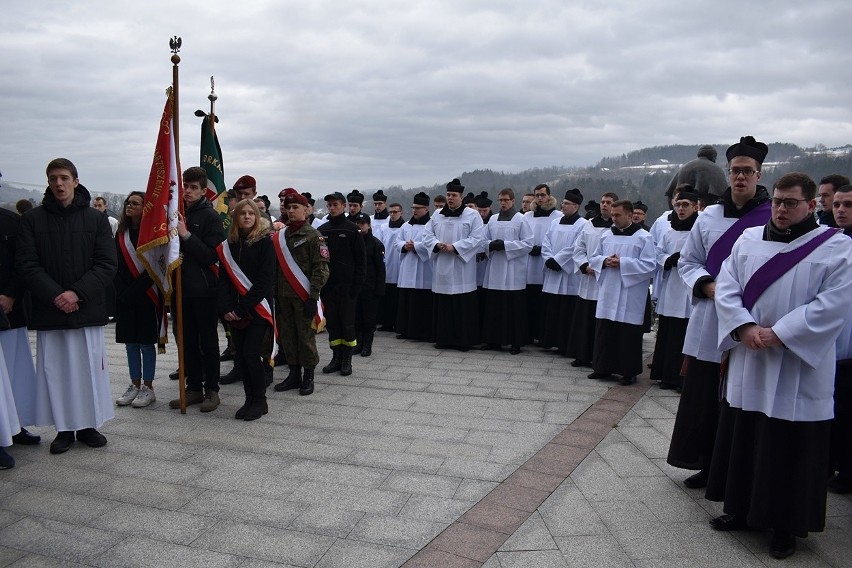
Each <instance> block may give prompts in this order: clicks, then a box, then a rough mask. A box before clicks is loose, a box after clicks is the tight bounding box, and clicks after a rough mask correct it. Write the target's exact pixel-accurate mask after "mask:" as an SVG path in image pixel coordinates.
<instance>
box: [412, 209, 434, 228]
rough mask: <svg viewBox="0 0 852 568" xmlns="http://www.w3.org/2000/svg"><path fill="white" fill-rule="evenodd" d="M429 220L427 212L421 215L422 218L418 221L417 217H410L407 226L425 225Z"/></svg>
mask: <svg viewBox="0 0 852 568" xmlns="http://www.w3.org/2000/svg"><path fill="white" fill-rule="evenodd" d="M429 218H430V216H429V212H428V211H427V212H426V214H425V215H423V216H422V217H420V218H419V219H418V218H417V217H414V216H412V217H411V219H409V220H408V224H409V225H425V224H426V223H428V222H429Z"/></svg>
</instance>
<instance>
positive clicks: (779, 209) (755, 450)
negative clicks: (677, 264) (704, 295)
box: [706, 172, 852, 558]
mask: <svg viewBox="0 0 852 568" xmlns="http://www.w3.org/2000/svg"><path fill="white" fill-rule="evenodd" d="M815 197H816V184H815V183H814V182H813V180H811V179H810V178H809V177H808V176H807V175H805V174H802V173H795V172H794V173H789V174H786V175H783V176H781V177H780V178H778V181H777V182H776V183H775V188H774V191H773V196H772V219H771V220H770V221H769V222H768V223H766V224H765V225H763V226H758V227H753V228H749V229H746V230H745V232H743V234H742V236H741V237H740V238H739V239H738V240H737V242H736V244H735V245H734V248H733V251H732V252H731V254H730V256H729V258H728V259H727V260H725V262H724V263H723V265H722V269H721V272H720V273H719V278H718V284H717V286H716V294H715V299H716V311H717V314H718V321H719V325H718V331H719V335H718V337H719V348H720V349H722V350H724V351H726V352H727V353H728V355H729V356H728V359H727V373H726V381H725V383H724V385H723V386H724V390H723V395H724V399H723V401H722V405H721V411H720V415H719V431H718V439H717V440H716V447H715V450H714V455H713V460H712V464H711V467H710V478H709V480H708V484H707V494H706V496H707V498H708V499H710V500H712V501H724V503H725V506H724V512H725V514H724V515H722V516H720V517H717V518H715V519H712V520H711V521H710V524H711V525H712V526H713V528H715V529H717V530H737V529H743V528H745V527H747V526H748V527H752V528H756V529H764V530H765V529H773V535H772V541H771V544H770V547H769V553H770V554H771V555H772V556H773V557H775V558H785V557H787V556H790V555H791V554H793V552H795V550H796V537H806V536H807V535H808V532H813V531H822V530H823V529H824V527H825V507H826V492H827V486H828V478H827V475H826V471H827V470H828V463H829V459H828V458H829V439H830V421H831V418H832V417H833V415H834V398H833V394H834V361H835V342H836V340H837V337H838V335H839V333H840V331H841V329H842V328H843V325H844V323H845V321H846V319H847V317H848V315H849V304H848V302H849V297H850V296H852V241H850V240H849V238H847V237H846V236H844V235H842V234H839V233H838V231H837V230H836V229H833V228H827V227H821V226H819V225H818V224H817V222H816V219H815V218H814V211H815V209H816V199H815Z"/></svg>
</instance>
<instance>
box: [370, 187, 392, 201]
mask: <svg viewBox="0 0 852 568" xmlns="http://www.w3.org/2000/svg"><path fill="white" fill-rule="evenodd" d="M387 200H388V196H387V195H385V192H384V191H382V190H381V189H380V190H379V191H377V192H376V193H374V194H373V201H387Z"/></svg>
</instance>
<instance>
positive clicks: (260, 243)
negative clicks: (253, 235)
mask: <svg viewBox="0 0 852 568" xmlns="http://www.w3.org/2000/svg"><path fill="white" fill-rule="evenodd" d="M224 246H227V247H229V248H230V250H231V255H232V256H233V257H234V260H235V261H236V262H237V265H238V266H239V267H240V268H241V269H242V271H243V273H245V275H246V277H247V278H248V279H249V280H251V283H252V287H251V288H250V289H249V290H248V292H246V295H245V296H240V294H239V293H238V292H237V289H236V288H235V287H234V285H233V283H232V282H231V278H230V277H229V276H228V271H227V270H225V269H224V267H222V268H221V269H220V270H219V290H218V299H217V302H216V305H217V311H218V313H219V315H220V316H224V315H225V314H226V313H228V312H234V313H235V314H237V315H238V316H239V317H240V318H243V319H251V320H252V321H253V322H257V323H262V322H264V321H265V320H264V319H263V318H261V316H260V315H259V314H258V313H257V312H256V311H255V306H256V305H257V304H259V303H260V302H261V301H263V300H266V301H267V302H269V307H270V308H272V306H273V303H272V292H273V289H274V285H275V273H276V271H277V270H278V262H277V261H276V260H275V249H274V248H273V246H274V245H273V244H272V239H271V238H269V235H264V236H263V237H261V238H259V239H258V240H256V241H253V242H248V241H246V240H243V239H240V241H239V242H236V243H225V245H224Z"/></svg>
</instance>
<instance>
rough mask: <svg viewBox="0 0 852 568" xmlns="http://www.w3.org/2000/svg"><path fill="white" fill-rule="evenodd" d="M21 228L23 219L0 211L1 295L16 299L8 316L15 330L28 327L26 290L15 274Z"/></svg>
mask: <svg viewBox="0 0 852 568" xmlns="http://www.w3.org/2000/svg"><path fill="white" fill-rule="evenodd" d="M20 227H21V218H20V217H19V216H18V215H17V214H15V213H13V212H12V211H9V210H8V209H0V294H2V295H4V296H9V297H10V298H14V299H15V303H14V305H13V306H12V311H11V312H10V313H9V314H8V315H7V318H8V320H9V324H10V326H11V327H13V328H16V327H24V326H26V325H27V311H26V310H25V309H24V295H25V291H26V288H25V287H24V286H23V284H21V281H20V279H19V278H18V275H17V273H16V272H15V248H16V245H17V241H18V231H19V230H20Z"/></svg>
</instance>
